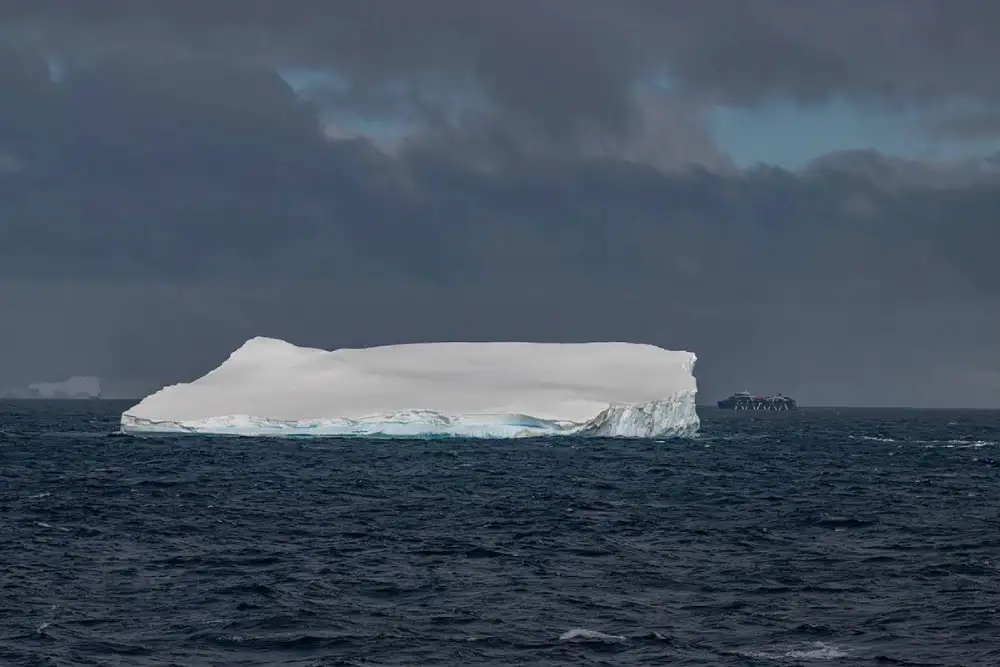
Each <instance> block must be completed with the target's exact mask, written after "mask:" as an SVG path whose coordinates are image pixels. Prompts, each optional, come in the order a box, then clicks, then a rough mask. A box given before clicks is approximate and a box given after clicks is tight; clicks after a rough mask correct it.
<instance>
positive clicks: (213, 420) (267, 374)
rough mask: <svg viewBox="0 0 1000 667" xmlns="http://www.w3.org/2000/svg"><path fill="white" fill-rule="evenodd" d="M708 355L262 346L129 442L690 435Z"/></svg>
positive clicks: (180, 398) (627, 349) (153, 410)
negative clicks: (193, 437)
mask: <svg viewBox="0 0 1000 667" xmlns="http://www.w3.org/2000/svg"><path fill="white" fill-rule="evenodd" d="M695 361H696V357H695V355H694V354H692V353H690V352H674V351H669V350H664V349H661V348H658V347H654V346H651V345H635V344H630V343H582V344H551V343H426V344H414V345H390V346H384V347H375V348H366V349H355V350H336V351H333V352H328V351H324V350H316V349H311V348H299V347H296V346H294V345H291V344H289V343H286V342H284V341H279V340H274V339H267V338H255V339H252V340H250V341H248V342H247V343H246V344H244V345H243V346H242V347H241V348H240V349H238V350H236V351H235V352H234V353H233V354H232V355H230V357H229V359H227V360H226V361H225V362H223V364H222V365H220V366H219V367H218V368H216V369H215V370H213V371H212V372H210V373H208V374H207V375H205V376H203V377H201V378H199V379H197V380H195V381H193V382H190V383H185V384H179V385H174V386H171V387H166V388H165V389H162V390H160V391H158V392H156V393H154V394H152V395H150V396H148V397H147V398H145V399H143V401H141V402H140V403H139V404H138V405H136V406H134V407H133V408H131V409H129V410H128V411H126V412H125V413H124V414H123V415H122V419H121V425H122V429H123V430H124V431H126V432H129V433H154V432H155V433H164V432H170V433H202V434H232V435H317V436H353V437H480V438H512V437H533V436H554V435H578V436H594V437H632V438H648V437H670V436H678V437H686V436H691V435H693V434H694V433H696V432H697V430H698V426H699V421H698V415H697V413H696V412H695V396H696V394H697V384H696V381H695V378H694V375H693V369H694V364H695Z"/></svg>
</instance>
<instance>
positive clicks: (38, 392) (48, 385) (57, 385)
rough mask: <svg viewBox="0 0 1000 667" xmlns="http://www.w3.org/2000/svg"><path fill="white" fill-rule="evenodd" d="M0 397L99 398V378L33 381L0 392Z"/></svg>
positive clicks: (76, 377)
mask: <svg viewBox="0 0 1000 667" xmlns="http://www.w3.org/2000/svg"><path fill="white" fill-rule="evenodd" d="M0 398H44V399H56V398H58V399H64V398H74V399H88V398H101V378H99V377H94V376H90V375H74V376H73V377H71V378H69V379H68V380H63V381H62V382H33V383H31V384H29V385H28V386H27V387H26V388H24V389H11V390H10V391H6V392H4V393H3V394H0Z"/></svg>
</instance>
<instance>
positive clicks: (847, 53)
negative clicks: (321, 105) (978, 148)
mask: <svg viewBox="0 0 1000 667" xmlns="http://www.w3.org/2000/svg"><path fill="white" fill-rule="evenodd" d="M0 19H5V20H6V21H7V23H8V26H9V28H8V32H9V33H11V34H14V35H16V36H17V37H18V38H19V39H20V40H21V41H22V42H23V41H33V42H35V43H40V44H45V45H46V46H48V47H50V48H53V49H54V50H59V51H68V50H74V49H75V50H76V51H77V52H78V53H81V52H82V53H93V52H107V51H113V50H116V49H121V50H124V51H126V52H130V53H137V52H138V53H147V54H149V53H158V54H161V55H162V54H171V53H177V52H178V51H183V52H184V53H191V52H196V53H200V54H202V55H219V56H225V57H227V58H237V57H238V58H242V59H244V60H252V61H257V62H267V63H269V64H275V63H281V64H285V65H297V66H304V67H315V68H320V69H326V70H332V71H336V72H337V73H339V74H340V75H342V76H343V77H344V78H345V79H346V80H347V82H348V85H349V87H350V90H351V94H350V95H346V96H340V98H339V99H340V102H341V103H342V104H348V105H350V104H352V103H354V102H359V101H363V100H367V105H368V108H369V109H370V108H371V104H372V103H373V101H374V100H379V99H381V101H382V103H383V104H385V105H388V106H389V107H390V108H391V107H393V106H396V107H399V106H400V105H405V103H406V102H407V101H410V102H412V101H413V100H414V99H416V98H420V99H421V100H422V102H421V103H422V104H424V105H430V106H432V107H434V106H438V105H440V104H445V103H443V102H441V99H442V96H431V97H428V96H426V95H424V94H422V93H421V91H426V90H428V87H430V86H441V88H442V89H450V90H452V91H457V92H464V93H466V94H468V93H470V92H471V91H473V90H476V89H480V90H482V91H483V92H484V93H485V95H486V97H487V98H488V100H489V103H490V104H491V106H492V108H493V110H495V111H497V112H498V113H499V114H500V115H502V117H503V118H504V119H505V121H507V122H510V123H512V124H514V125H518V126H522V125H526V126H528V127H529V128H531V129H532V130H533V131H535V132H537V133H540V134H543V135H545V136H548V137H550V138H559V137H562V138H564V139H565V138H566V137H567V136H570V135H573V134H575V133H576V132H579V131H584V130H587V129H588V128H594V127H596V128H600V129H601V130H602V131H605V132H607V133H609V134H612V135H621V134H623V133H625V132H626V131H628V129H629V128H630V127H631V126H632V124H633V123H634V122H636V117H635V114H636V105H635V99H634V92H635V85H636V84H637V83H638V82H641V81H648V80H650V78H651V77H655V76H659V75H663V74H669V75H670V76H672V77H673V78H674V79H675V80H676V81H677V82H678V83H679V84H680V86H681V87H682V89H683V90H685V91H687V92H689V93H691V94H693V95H696V96H700V97H704V96H707V97H709V98H710V99H713V100H714V101H725V102H729V103H734V104H756V103H759V102H762V101H767V100H769V99H772V98H773V97H774V96H786V97H791V98H793V99H796V100H799V101H802V102H814V101H822V100H826V99H828V98H829V97H830V96H832V95H841V96H845V97H847V98H850V99H855V100H859V101H865V100H867V101H871V102H878V103H886V104H898V105H908V104H914V105H920V106H923V107H927V108H935V107H938V106H940V105H942V104H944V103H946V102H948V101H949V100H953V99H959V100H966V101H968V100H969V99H973V100H975V101H977V102H980V103H984V104H987V105H995V104H996V103H997V102H998V100H1000V80H998V78H997V77H996V76H995V71H996V66H997V64H998V62H1000V41H998V40H997V39H995V34H994V33H995V30H996V26H997V25H1000V3H997V2H995V1H994V0H879V1H878V2H844V1H843V0H616V1H615V2H608V1H605V0H510V1H508V2H490V1H488V0H423V1H421V2H402V1H400V2H391V1H390V2H365V1H363V0H329V1H322V2H321V1H302V2H288V1H286V0H255V1H252V2H250V1H244V0H213V1H212V2H204V1H202V0H146V1H144V2H133V1H130V0H90V1H89V2H86V3H83V2H77V1H76V0H10V1H8V2H5V3H3V6H2V7H0ZM390 84H391V85H390ZM435 97H436V98H437V99H433V98H435ZM459 97H460V98H461V99H463V100H464V101H466V102H467V101H468V95H465V96H462V95H459ZM445 105H446V106H447V104H445ZM418 106H419V105H418ZM397 111H398V108H397ZM961 117H962V114H960V115H959V118H961Z"/></svg>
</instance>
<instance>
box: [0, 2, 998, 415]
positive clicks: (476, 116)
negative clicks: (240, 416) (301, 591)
mask: <svg viewBox="0 0 1000 667" xmlns="http://www.w3.org/2000/svg"><path fill="white" fill-rule="evenodd" d="M998 24H1000V3H996V2H995V1H994V0H880V1H879V2H876V3H862V2H847V3H845V2H843V1H842V0H615V1H614V2H611V1H610V0H508V1H507V2H504V3H496V2H490V1H487V0H423V1H422V2H420V3H403V2H384V3H371V2H362V1H361V0H329V1H326V2H295V3H292V2H286V1H283V0H253V1H247V0H213V2H211V3H206V2H203V1H202V0H169V1H168V0H145V1H144V2H133V1H126V0H91V1H90V2H87V3H80V2H76V1H75V0H10V1H9V2H5V3H2V5H0V313H2V314H3V317H0V389H3V388H5V387H16V386H23V385H26V384H28V383H30V382H36V381H56V380H61V379H64V378H66V377H69V376H72V375H98V376H100V377H101V378H102V385H103V387H104V388H105V389H106V390H108V391H109V393H111V394H112V395H121V396H141V395H143V394H144V393H146V392H148V391H151V390H154V389H156V388H158V387H160V386H163V385H164V384H168V383H173V382H178V381H183V380H188V379H193V378H194V377H197V376H199V375H201V374H203V373H205V372H207V371H208V370H210V369H211V368H213V367H214V366H216V365H218V364H219V363H220V362H221V361H222V360H223V359H224V358H225V357H226V356H227V355H228V354H229V352H231V351H232V350H233V349H235V348H236V347H238V346H239V345H240V344H241V343H242V342H243V341H244V340H246V339H247V338H250V337H252V336H255V335H265V336H274V337H278V338H283V339H285V340H289V341H291V342H294V343H297V344H301V345H313V346H319V347H325V348H334V347H343V346H369V345H377V344H387V343H400V342H424V341H436V340H535V341H565V342H576V341H587V340H623V341H630V342H644V343H653V344H656V345H661V346H663V347H667V348H672V349H687V350H691V351H693V352H695V353H696V354H697V355H698V357H699V362H698V365H697V368H696V374H697V376H698V380H699V390H700V400H701V401H702V402H706V403H711V402H714V401H715V400H718V399H719V398H722V397H724V396H726V395H728V394H729V393H731V392H733V391H738V390H743V389H747V390H750V391H754V392H761V393H765V392H766V393H771V392H783V393H785V394H787V395H791V396H794V397H795V398H797V399H798V400H799V401H800V402H801V403H803V404H806V405H908V406H917V407H996V406H997V405H1000V271H997V269H996V260H995V256H996V248H997V247H998V244H997V241H998V240H1000V229H998V222H997V214H996V212H997V211H998V210H1000V79H998V78H997V77H996V75H995V73H996V71H997V68H998V66H1000V41H998V40H996V39H995V38H994V35H993V27H994V26H996V25H998Z"/></svg>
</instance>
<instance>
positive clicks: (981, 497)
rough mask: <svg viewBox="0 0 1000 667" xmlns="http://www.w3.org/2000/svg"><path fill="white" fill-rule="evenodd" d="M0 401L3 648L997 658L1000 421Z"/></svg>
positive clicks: (519, 658)
mask: <svg viewBox="0 0 1000 667" xmlns="http://www.w3.org/2000/svg"><path fill="white" fill-rule="evenodd" d="M128 406H129V404H128V403H117V402H111V401H107V402H105V401H92V402H72V401H66V402H31V401H23V402H7V403H0V517H2V529H0V565H2V567H0V665H12V666H20V665H24V666H35V665H37V666H43V665H44V666H53V667H54V666H63V665H66V666H69V665H74V666H75V665H102V666H103V665H115V666H119V665H121V666H124V665H143V666H145V665H157V666H166V665H184V666H199V667H201V666H205V667H208V666H212V667H216V666H221V665H241V666H251V665H294V666H298V667H305V666H320V665H331V666H332V665H358V666H361V665H364V666H377V665H395V666H400V665H421V666H426V665H448V666H453V665H455V666H457V665H542V666H544V665H732V666H734V667H735V666H741V667H750V666H753V667H765V666H772V665H773V666H787V665H831V666H837V667H840V666H848V665H913V666H918V665H919V666H930V665H941V666H947V667H959V666H961V667H975V666H978V665H983V666H989V667H996V666H997V665H1000V467H998V465H1000V413H998V412H968V411H945V410H941V411H918V410H836V409H808V408H804V409H802V410H801V411H800V412H798V413H778V414H756V415H755V414H752V413H751V414H748V413H742V414H734V413H725V412H721V411H718V410H714V409H713V410H710V409H705V410H703V411H702V419H703V424H702V433H701V435H700V437H698V438H697V439H694V440H687V441H683V440H676V441H674V440H668V441H635V442H631V441H614V440H583V439H554V440H528V441H493V442H486V441H468V440H428V441H412V440H411V441H404V440H368V441H364V440H332V439H331V440H311V439H287V440H279V439H242V438H210V437H198V436H189V437H150V438H133V437H128V436H123V435H120V434H118V433H116V431H117V419H118V416H119V414H120V413H121V411H122V410H123V409H125V408H126V407H128Z"/></svg>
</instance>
